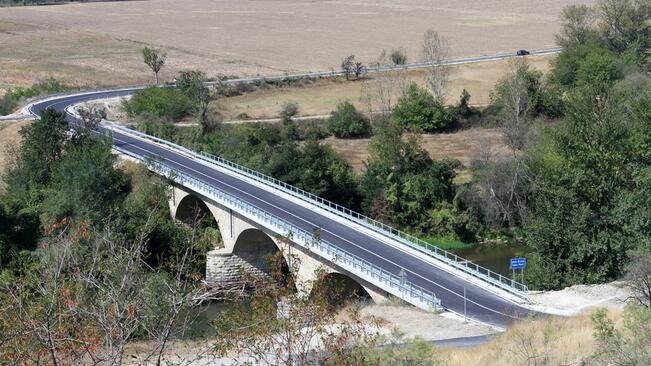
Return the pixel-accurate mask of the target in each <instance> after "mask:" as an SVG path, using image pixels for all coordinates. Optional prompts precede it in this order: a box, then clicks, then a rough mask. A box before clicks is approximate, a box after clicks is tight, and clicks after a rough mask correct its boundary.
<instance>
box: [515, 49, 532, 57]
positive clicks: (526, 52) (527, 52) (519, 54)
mask: <svg viewBox="0 0 651 366" xmlns="http://www.w3.org/2000/svg"><path fill="white" fill-rule="evenodd" d="M515 54H516V55H518V56H526V55H530V54H531V52H529V51H527V50H518V51H517V52H516V53H515Z"/></svg>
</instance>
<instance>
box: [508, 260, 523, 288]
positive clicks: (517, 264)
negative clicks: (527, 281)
mask: <svg viewBox="0 0 651 366" xmlns="http://www.w3.org/2000/svg"><path fill="white" fill-rule="evenodd" d="M526 267H527V258H524V257H520V258H511V264H510V265H509V268H511V271H513V277H512V279H511V286H515V270H516V269H519V270H520V271H521V274H522V284H523V285H524V269H525V268H526Z"/></svg>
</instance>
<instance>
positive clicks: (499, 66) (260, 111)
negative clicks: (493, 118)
mask: <svg viewBox="0 0 651 366" xmlns="http://www.w3.org/2000/svg"><path fill="white" fill-rule="evenodd" d="M528 61H529V63H530V64H531V66H532V67H533V68H535V69H538V70H541V71H543V72H547V71H548V70H549V66H550V65H549V61H550V57H532V58H529V60H528ZM508 65H509V61H508V60H500V61H493V62H485V63H478V64H467V65H457V66H452V67H451V73H450V83H449V85H448V90H447V95H448V98H447V99H448V100H447V102H448V103H456V101H457V99H458V97H459V96H460V95H461V91H462V90H463V89H464V88H465V89H466V90H468V92H469V93H470V95H471V100H470V102H471V104H475V105H486V104H488V103H489V102H490V91H491V90H492V89H493V87H494V86H495V83H496V82H497V81H498V80H499V79H500V78H501V77H502V75H504V73H505V72H506V70H507V67H508ZM405 75H406V78H405V79H406V80H407V81H408V82H416V83H418V84H422V85H424V79H425V75H424V71H422V70H417V71H411V72H408V73H405ZM386 77H388V76H387V75H386V74H376V75H369V78H386ZM363 85H364V83H363V82H360V81H357V82H345V81H342V80H329V79H325V80H318V81H316V82H314V83H311V84H307V85H305V86H300V87H285V88H272V89H263V90H258V91H255V92H252V93H246V94H243V95H240V96H236V97H229V98H221V99H219V100H217V101H216V102H214V103H213V108H214V109H215V110H217V111H219V112H220V113H221V114H222V115H223V116H224V117H225V118H226V119H237V118H238V115H239V114H240V113H246V114H247V115H248V116H249V117H250V118H260V119H262V118H274V117H277V116H278V113H279V112H280V110H281V108H282V106H283V104H285V103H287V102H297V103H298V105H299V107H300V110H299V115H300V116H315V115H326V114H329V113H330V112H331V111H333V110H334V109H335V108H336V106H337V104H338V103H340V102H342V101H345V100H349V101H351V102H353V103H354V104H355V105H356V107H357V108H359V109H362V110H365V109H366V108H367V107H366V105H365V104H364V103H363V102H362V100H361V96H362V93H363ZM397 91H398V89H397V88H396V92H397ZM398 96H399V95H394V97H393V99H394V100H396V99H397V98H398Z"/></svg>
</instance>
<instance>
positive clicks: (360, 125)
mask: <svg viewBox="0 0 651 366" xmlns="http://www.w3.org/2000/svg"><path fill="white" fill-rule="evenodd" d="M328 131H329V132H330V133H331V134H333V135H335V136H336V137H339V138H351V137H366V136H368V135H369V134H370V132H371V122H370V121H369V120H368V118H366V116H364V115H363V114H362V113H360V112H358V111H357V109H355V106H354V105H353V104H352V103H351V102H349V101H345V102H343V103H339V104H338V105H337V110H336V111H333V112H332V113H331V115H330V118H329V119H328Z"/></svg>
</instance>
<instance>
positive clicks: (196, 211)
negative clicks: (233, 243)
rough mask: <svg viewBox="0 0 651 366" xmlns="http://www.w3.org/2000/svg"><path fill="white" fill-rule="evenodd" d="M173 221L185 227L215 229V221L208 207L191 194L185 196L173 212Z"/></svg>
mask: <svg viewBox="0 0 651 366" xmlns="http://www.w3.org/2000/svg"><path fill="white" fill-rule="evenodd" d="M173 215H174V219H176V220H178V221H181V222H182V223H184V224H186V225H197V224H200V223H201V224H202V225H208V226H212V227H215V228H217V227H218V226H217V219H216V218H215V216H214V215H213V214H212V212H211V211H210V208H208V205H206V203H205V202H204V201H203V200H202V199H200V198H199V197H196V196H195V195H193V194H188V195H185V196H184V197H183V198H182V199H181V201H180V202H179V203H178V205H177V206H176V210H175V212H173Z"/></svg>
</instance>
